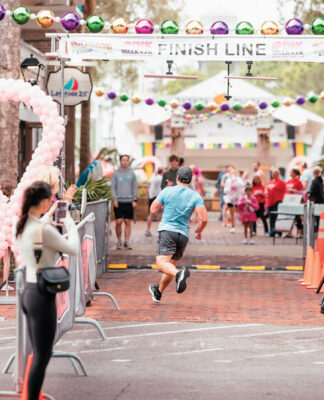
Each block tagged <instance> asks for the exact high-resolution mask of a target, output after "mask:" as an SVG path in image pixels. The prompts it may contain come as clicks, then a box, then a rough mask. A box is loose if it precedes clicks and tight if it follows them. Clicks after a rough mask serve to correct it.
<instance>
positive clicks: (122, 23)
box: [111, 18, 129, 34]
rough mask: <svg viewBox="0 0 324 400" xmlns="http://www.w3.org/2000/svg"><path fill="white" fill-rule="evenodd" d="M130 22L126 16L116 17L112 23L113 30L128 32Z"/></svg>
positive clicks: (121, 32)
mask: <svg viewBox="0 0 324 400" xmlns="http://www.w3.org/2000/svg"><path fill="white" fill-rule="evenodd" d="M128 28H129V24H128V21H127V19H125V18H115V19H114V20H113V21H112V23H111V30H112V32H114V33H119V34H125V33H127V32H128Z"/></svg>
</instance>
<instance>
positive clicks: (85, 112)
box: [80, 0, 96, 173]
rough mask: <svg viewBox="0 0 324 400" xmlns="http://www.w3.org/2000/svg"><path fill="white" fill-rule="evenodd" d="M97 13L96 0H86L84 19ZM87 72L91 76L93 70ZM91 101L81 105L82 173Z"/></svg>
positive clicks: (87, 156)
mask: <svg viewBox="0 0 324 400" xmlns="http://www.w3.org/2000/svg"><path fill="white" fill-rule="evenodd" d="M95 12H96V0H86V2H85V5H84V6H83V15H84V19H87V18H88V17H89V16H90V15H92V14H95ZM86 71H87V72H89V74H90V75H91V68H90V67H87V68H86ZM90 114H91V106H90V100H89V101H87V102H84V103H82V105H81V130H80V173H81V172H82V171H83V170H84V169H85V168H86V167H87V165H89V164H90V161H91V154H90Z"/></svg>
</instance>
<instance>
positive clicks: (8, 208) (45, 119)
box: [0, 79, 65, 263]
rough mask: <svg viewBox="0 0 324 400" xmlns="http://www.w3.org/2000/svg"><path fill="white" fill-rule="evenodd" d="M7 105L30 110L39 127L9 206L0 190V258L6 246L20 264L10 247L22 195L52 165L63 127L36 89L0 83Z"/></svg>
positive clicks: (54, 107) (55, 109)
mask: <svg viewBox="0 0 324 400" xmlns="http://www.w3.org/2000/svg"><path fill="white" fill-rule="evenodd" d="M8 101H14V102H16V103H19V102H22V103H24V104H25V105H26V106H30V107H32V108H33V112H34V113H35V114H36V115H37V116H38V117H39V120H40V122H41V123H42V124H43V134H42V139H41V141H40V142H39V144H38V147H37V148H36V150H35V151H34V153H33V156H32V159H31V161H30V163H29V165H28V166H27V168H26V171H25V173H24V175H23V176H22V178H21V181H20V182H19V184H18V186H17V187H16V189H15V190H14V193H13V195H12V197H11V198H10V200H9V202H8V198H7V197H6V196H5V195H4V194H3V193H2V192H1V190H0V220H1V222H2V223H1V227H0V258H2V257H3V256H4V255H5V253H6V251H7V249H8V247H9V246H10V247H11V250H12V251H13V253H14V255H15V258H16V261H17V262H18V263H21V262H23V259H22V257H21V256H20V254H19V251H18V249H17V247H16V246H15V243H14V242H15V232H14V227H15V225H16V222H17V220H18V218H19V216H20V213H21V207H22V200H23V195H24V191H25V189H26V188H27V187H28V186H30V185H31V183H32V182H33V181H35V180H36V179H37V176H38V175H39V170H40V169H41V168H42V167H44V166H51V165H53V162H54V161H55V159H56V158H57V156H58V155H59V153H60V149H61V147H62V144H63V141H64V132H65V127H64V119H63V118H62V117H60V115H59V112H58V107H57V104H56V103H55V102H54V101H53V99H52V98H51V97H50V96H47V95H46V93H45V92H44V91H42V90H41V88H40V87H39V86H31V85H30V83H28V82H24V81H23V80H20V79H19V80H14V79H0V102H2V103H6V102H8Z"/></svg>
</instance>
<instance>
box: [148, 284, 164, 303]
mask: <svg viewBox="0 0 324 400" xmlns="http://www.w3.org/2000/svg"><path fill="white" fill-rule="evenodd" d="M149 292H150V293H151V295H152V300H153V301H154V302H155V303H160V302H161V297H162V293H161V292H160V291H159V286H158V285H154V284H153V283H152V284H151V285H150V286H149Z"/></svg>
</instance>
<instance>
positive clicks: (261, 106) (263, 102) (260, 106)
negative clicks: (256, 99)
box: [259, 101, 268, 110]
mask: <svg viewBox="0 0 324 400" xmlns="http://www.w3.org/2000/svg"><path fill="white" fill-rule="evenodd" d="M267 107H268V104H267V103H266V102H265V101H261V103H260V104H259V108H260V110H265V109H266V108H267Z"/></svg>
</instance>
